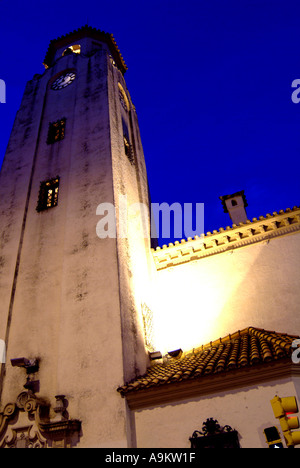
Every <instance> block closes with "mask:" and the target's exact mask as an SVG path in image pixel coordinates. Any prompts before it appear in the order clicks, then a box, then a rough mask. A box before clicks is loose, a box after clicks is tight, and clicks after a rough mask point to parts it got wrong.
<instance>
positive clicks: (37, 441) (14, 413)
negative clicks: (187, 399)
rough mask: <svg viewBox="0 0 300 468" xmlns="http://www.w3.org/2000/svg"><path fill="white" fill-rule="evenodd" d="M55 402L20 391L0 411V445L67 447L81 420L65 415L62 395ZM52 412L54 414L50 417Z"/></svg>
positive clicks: (76, 435)
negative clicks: (51, 402) (52, 404)
mask: <svg viewBox="0 0 300 468" xmlns="http://www.w3.org/2000/svg"><path fill="white" fill-rule="evenodd" d="M55 398H56V405H55V407H54V408H53V409H52V408H51V405H50V404H49V403H48V402H46V401H44V400H42V399H40V398H38V397H37V396H36V395H34V394H33V393H32V392H30V391H28V392H22V393H20V395H19V396H18V397H17V399H16V401H15V403H8V404H7V405H6V406H5V407H4V410H3V411H2V412H0V448H50V447H51V448H71V447H73V446H75V445H76V444H77V443H78V441H79V437H80V432H81V422H80V421H78V420H73V419H69V416H68V413H67V412H66V404H67V401H66V399H65V396H64V395H57V396H56V397H55ZM52 413H54V417H53V418H52V417H51V416H52Z"/></svg>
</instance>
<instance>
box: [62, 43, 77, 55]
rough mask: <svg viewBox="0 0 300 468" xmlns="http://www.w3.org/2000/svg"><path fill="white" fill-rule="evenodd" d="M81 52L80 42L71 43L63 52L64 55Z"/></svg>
mask: <svg viewBox="0 0 300 468" xmlns="http://www.w3.org/2000/svg"><path fill="white" fill-rule="evenodd" d="M80 52H81V45H80V44H75V45H71V46H70V47H67V49H65V50H64V51H63V53H62V56H64V55H69V54H80Z"/></svg>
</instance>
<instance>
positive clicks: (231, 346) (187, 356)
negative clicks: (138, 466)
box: [118, 327, 298, 395]
mask: <svg viewBox="0 0 300 468" xmlns="http://www.w3.org/2000/svg"><path fill="white" fill-rule="evenodd" d="M296 338H298V336H292V335H288V334H283V333H277V332H272V331H267V330H263V329H259V328H253V327H249V328H246V329H244V330H242V331H238V332H236V333H234V334H233V335H228V336H227V337H225V338H220V339H219V340H216V341H214V342H210V343H209V344H207V345H205V346H201V347H200V348H196V349H193V350H192V351H191V352H189V353H183V354H182V356H181V358H180V359H174V358H171V359H169V360H167V362H164V363H160V364H155V365H153V366H151V367H150V368H149V369H148V370H147V372H146V374H145V375H143V376H141V377H138V378H137V379H135V380H133V381H131V382H129V383H127V384H126V385H123V386H121V387H119V388H118V392H120V393H121V394H122V395H126V394H127V393H129V392H132V391H135V392H136V391H138V390H142V389H149V388H151V387H157V386H161V385H172V383H176V382H181V381H183V380H194V379H198V378H205V376H206V375H210V374H217V373H221V372H230V371H231V370H233V369H240V368H244V367H245V366H249V367H251V366H255V365H258V364H263V363H268V362H270V361H275V360H278V359H282V358H285V357H288V356H290V355H291V344H292V342H293V340H294V339H296Z"/></svg>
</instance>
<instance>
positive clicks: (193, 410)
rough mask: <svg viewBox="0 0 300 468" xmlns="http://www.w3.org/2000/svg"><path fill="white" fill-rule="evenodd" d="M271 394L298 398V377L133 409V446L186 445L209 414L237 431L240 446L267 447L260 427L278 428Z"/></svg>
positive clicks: (171, 446) (180, 446) (170, 446)
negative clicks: (135, 443) (147, 407)
mask: <svg viewBox="0 0 300 468" xmlns="http://www.w3.org/2000/svg"><path fill="white" fill-rule="evenodd" d="M275 395H279V396H282V397H283V396H296V397H297V398H298V401H299V396H300V394H299V378H297V379H295V380H294V381H292V380H287V379H286V380H280V381H278V382H275V383H274V382H273V383H270V384H262V385H257V386H252V387H249V388H244V389H243V388H242V389H238V390H233V391H229V392H222V393H218V394H211V395H208V396H205V397H201V398H199V399H194V400H186V401H182V402H180V403H177V404H170V405H164V406H159V407H155V408H151V409H145V410H140V411H136V412H135V421H136V433H137V447H140V448H141V447H144V448H190V447H191V445H190V441H189V437H191V436H192V434H193V432H194V431H195V430H199V431H201V430H202V423H203V422H205V421H206V420H207V419H208V418H213V419H217V420H218V422H219V424H220V425H221V426H225V425H229V426H231V427H232V429H235V430H237V431H238V433H239V441H240V446H241V448H268V445H267V444H266V439H265V436H264V433H263V430H264V429H265V428H267V427H271V426H277V427H278V429H280V425H279V424H278V421H277V420H276V419H275V418H274V414H273V411H272V407H271V404H270V400H271V399H272V398H274V396H275ZM282 440H283V441H284V439H283V436H282Z"/></svg>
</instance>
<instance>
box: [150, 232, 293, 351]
mask: <svg viewBox="0 0 300 468" xmlns="http://www.w3.org/2000/svg"><path fill="white" fill-rule="evenodd" d="M299 248H300V234H299V233H295V234H293V235H287V236H280V237H277V238H274V239H271V240H268V241H262V242H258V243H256V244H254V245H247V246H245V247H240V248H236V249H234V250H229V251H227V252H221V253H217V254H215V255H210V256H208V257H205V258H199V259H198V260H194V261H192V260H191V261H188V262H186V263H182V264H179V265H175V266H171V267H167V268H164V269H161V270H159V271H158V272H157V278H156V279H157V283H156V288H157V291H158V295H157V304H156V307H157V308H156V314H155V339H156V348H157V349H159V350H160V351H161V352H167V351H170V350H173V349H177V348H182V349H183V350H188V349H191V348H193V347H197V346H200V345H202V344H207V343H209V342H210V341H213V340H215V339H218V338H220V337H222V336H225V335H227V334H229V333H234V332H235V331H237V330H239V329H243V328H246V327H248V326H255V327H260V328H265V329H269V330H275V331H278V332H286V333H291V334H296V333H298V332H299V328H300V327H299V325H300V318H299V311H298V304H299V282H300V269H299ZM167 250H168V249H167Z"/></svg>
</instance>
